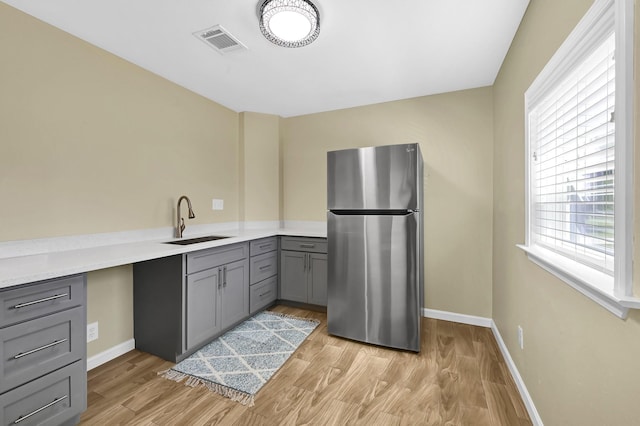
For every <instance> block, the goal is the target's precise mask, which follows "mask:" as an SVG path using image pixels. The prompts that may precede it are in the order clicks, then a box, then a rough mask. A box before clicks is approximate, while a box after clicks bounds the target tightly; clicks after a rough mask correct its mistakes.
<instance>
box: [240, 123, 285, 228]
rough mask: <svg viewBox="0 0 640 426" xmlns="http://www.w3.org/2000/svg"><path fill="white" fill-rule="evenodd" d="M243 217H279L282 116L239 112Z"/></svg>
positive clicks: (250, 219)
mask: <svg viewBox="0 0 640 426" xmlns="http://www.w3.org/2000/svg"><path fill="white" fill-rule="evenodd" d="M239 167H240V186H241V188H243V191H242V194H241V200H240V220H244V221H278V220H280V117H278V116H276V115H269V114H259V113H255V112H243V113H240V166H239Z"/></svg>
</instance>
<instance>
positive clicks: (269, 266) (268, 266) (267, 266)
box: [258, 265, 271, 271]
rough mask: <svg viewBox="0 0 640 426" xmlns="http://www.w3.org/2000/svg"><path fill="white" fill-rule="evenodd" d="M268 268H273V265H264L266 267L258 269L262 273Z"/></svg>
mask: <svg viewBox="0 0 640 426" xmlns="http://www.w3.org/2000/svg"><path fill="white" fill-rule="evenodd" d="M267 268H271V265H264V266H261V267H259V268H258V269H259V270H261V271H264V270H265V269H267Z"/></svg>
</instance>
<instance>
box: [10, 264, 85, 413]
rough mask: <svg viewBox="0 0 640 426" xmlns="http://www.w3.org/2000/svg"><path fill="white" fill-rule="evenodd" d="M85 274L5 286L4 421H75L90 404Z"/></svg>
mask: <svg viewBox="0 0 640 426" xmlns="http://www.w3.org/2000/svg"><path fill="white" fill-rule="evenodd" d="M85 295H86V279H85V276H84V275H75V276H69V277H62V278H56V279H52V280H47V281H41V282H38V283H32V284H25V285H22V286H18V287H15V288H10V289H7V290H2V291H0V355H1V356H0V419H1V421H2V423H1V424H3V425H13V424H20V425H74V424H76V423H78V421H79V418H80V414H81V413H82V412H83V411H84V410H85V409H86V408H87V361H86V349H87V343H86V342H87V338H86V330H87V325H86V324H87V320H86V296H85Z"/></svg>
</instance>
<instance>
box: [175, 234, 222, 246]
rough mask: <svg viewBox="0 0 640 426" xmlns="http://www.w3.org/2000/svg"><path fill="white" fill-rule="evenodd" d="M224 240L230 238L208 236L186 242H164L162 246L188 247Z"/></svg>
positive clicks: (188, 239) (189, 239)
mask: <svg viewBox="0 0 640 426" xmlns="http://www.w3.org/2000/svg"><path fill="white" fill-rule="evenodd" d="M224 238H231V237H221V236H219V235H209V236H206V237H198V238H187V239H186V240H175V241H166V242H165V243H164V244H177V245H179V246H188V245H189V244H197V243H206V242H207V241H215V240H222V239H224Z"/></svg>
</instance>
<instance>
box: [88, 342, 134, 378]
mask: <svg viewBox="0 0 640 426" xmlns="http://www.w3.org/2000/svg"><path fill="white" fill-rule="evenodd" d="M135 347H136V341H135V340H134V339H129V340H127V341H126V342H122V343H120V344H119V345H116V346H114V347H112V348H109V349H107V350H106V351H103V352H100V353H99V354H96V355H94V356H92V357H91V358H89V359H87V371H89V370H92V369H94V368H96V367H98V366H100V365H102V364H104V363H105V362H109V361H111V360H112V359H116V358H118V357H119V356H120V355H124V354H126V353H127V352H129V351H132V350H134V349H135Z"/></svg>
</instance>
